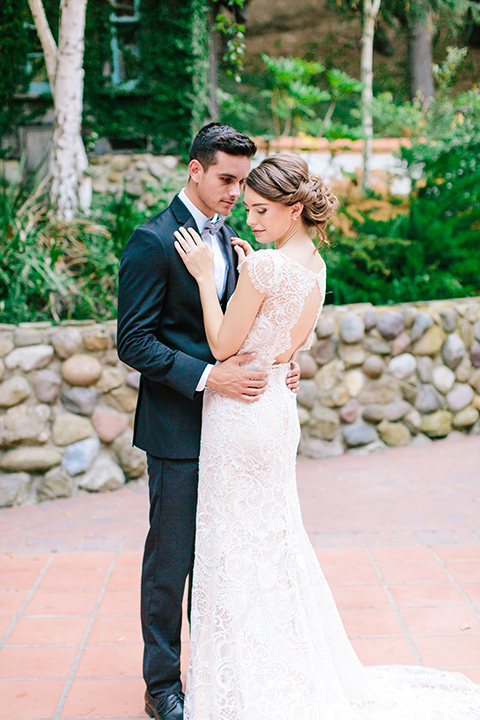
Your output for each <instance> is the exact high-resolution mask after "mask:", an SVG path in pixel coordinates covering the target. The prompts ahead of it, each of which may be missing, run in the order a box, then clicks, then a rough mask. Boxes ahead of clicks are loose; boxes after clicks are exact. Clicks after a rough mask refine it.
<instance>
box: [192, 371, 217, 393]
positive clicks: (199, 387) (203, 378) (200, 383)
mask: <svg viewBox="0 0 480 720" xmlns="http://www.w3.org/2000/svg"><path fill="white" fill-rule="evenodd" d="M212 368H213V365H207V367H206V368H205V370H204V371H203V373H202V374H201V376H200V380H199V381H198V385H197V387H196V388H195V390H196V391H197V392H202V391H203V390H205V386H206V384H207V380H208V376H209V375H210V373H211V372H212Z"/></svg>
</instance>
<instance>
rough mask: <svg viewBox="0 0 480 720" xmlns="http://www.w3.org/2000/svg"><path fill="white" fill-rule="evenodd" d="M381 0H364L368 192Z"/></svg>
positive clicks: (362, 61) (362, 64) (362, 67)
mask: <svg viewBox="0 0 480 720" xmlns="http://www.w3.org/2000/svg"><path fill="white" fill-rule="evenodd" d="M380 3H381V0H364V3H363V28H362V54H361V58H360V79H361V81H362V83H363V90H362V128H363V134H364V137H365V148H364V151H363V178H362V189H363V191H364V192H366V190H367V187H368V183H369V175H370V158H371V155H372V140H373V121H372V99H373V90H372V86H373V38H374V34H375V18H376V17H377V15H378V11H379V9H380Z"/></svg>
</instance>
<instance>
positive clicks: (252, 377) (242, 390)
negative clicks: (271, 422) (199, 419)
mask: <svg viewBox="0 0 480 720" xmlns="http://www.w3.org/2000/svg"><path fill="white" fill-rule="evenodd" d="M254 358H255V353H248V354H246V355H234V356H233V357H231V358H228V360H225V361H224V362H222V363H220V364H219V365H215V366H214V367H213V368H212V370H211V372H210V375H209V376H208V380H207V387H209V388H211V389H212V390H215V391H216V392H218V393H220V395H226V396H227V397H231V398H235V400H244V401H245V402H255V400H258V399H259V398H260V395H262V394H263V393H264V392H265V390H266V388H267V377H268V375H267V373H264V372H255V371H253V370H247V369H246V368H244V367H242V364H244V363H247V362H250V361H251V360H253V359H254Z"/></svg>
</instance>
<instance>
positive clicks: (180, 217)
mask: <svg viewBox="0 0 480 720" xmlns="http://www.w3.org/2000/svg"><path fill="white" fill-rule="evenodd" d="M170 208H171V210H172V212H173V214H174V217H175V220H176V221H177V222H178V225H179V226H184V227H186V228H189V227H193V228H195V230H196V231H197V232H198V233H199V234H200V230H199V229H198V227H197V223H196V222H195V220H194V218H193V217H192V215H191V214H190V210H189V209H188V208H187V206H186V205H184V204H183V202H182V201H181V200H180V198H179V197H178V195H175V197H174V198H173V200H172V202H171V203H170Z"/></svg>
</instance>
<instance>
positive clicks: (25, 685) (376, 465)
mask: <svg viewBox="0 0 480 720" xmlns="http://www.w3.org/2000/svg"><path fill="white" fill-rule="evenodd" d="M427 450H428V452H426V451H425V448H402V449H398V450H389V451H386V452H383V453H381V454H378V455H374V456H370V457H358V456H347V457H343V458H334V459H332V460H328V461H321V462H313V461H308V462H307V461H303V462H300V463H299V472H298V474H299V489H300V496H301V500H302V505H303V507H304V515H305V522H306V526H307V529H308V530H309V532H310V536H311V539H312V541H313V544H314V546H315V549H316V552H317V555H318V558H319V560H320V562H321V564H322V567H323V570H324V572H325V575H326V577H327V579H328V581H329V583H330V584H331V587H332V591H333V594H334V596H335V599H336V602H337V604H338V607H339V611H340V614H341V616H342V619H343V622H344V624H345V627H346V630H347V633H348V635H349V636H350V638H351V640H352V643H353V645H354V648H355V650H356V652H357V653H358V655H359V657H360V659H361V660H362V662H363V663H365V664H385V663H408V664H416V663H419V664H425V665H431V666H434V667H441V668H448V669H458V670H461V671H462V672H464V673H465V674H466V675H468V676H469V677H470V678H471V679H472V680H474V681H475V682H478V683H480V536H479V531H480V522H479V520H480V517H479V514H480V511H479V508H480V438H465V439H464V440H458V441H448V442H441V443H435V445H434V446H433V448H432V446H429V447H428V448H427ZM458 486H460V488H461V489H460V490H459V489H458ZM147 502H148V498H147V491H146V488H144V487H139V486H138V485H137V486H135V485H132V486H131V487H128V486H127V487H126V488H125V489H123V490H121V491H118V492H116V493H113V494H111V495H102V496H80V497H77V498H70V499H68V500H58V501H54V502H50V503H43V504H42V505H40V506H30V507H21V508H12V509H8V510H3V511H1V512H0V553H1V554H0V719H2V720H13V719H14V718H15V719H16V718H18V719H21V720H59V719H60V718H61V719H65V720H81V719H83V718H91V719H92V720H93V719H95V720H98V719H100V718H109V720H120V718H130V719H134V720H135V719H137V718H145V715H144V713H143V704H142V696H143V689H144V686H143V680H142V677H141V658H142V643H141V632H140V622H139V589H138V588H139V577H140V565H141V558H142V549H141V548H142V543H143V538H144V534H145V531H146V527H147ZM187 659H188V627H187V624H186V623H185V625H184V628H183V655H182V660H183V665H184V667H185V666H186V662H187Z"/></svg>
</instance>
